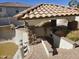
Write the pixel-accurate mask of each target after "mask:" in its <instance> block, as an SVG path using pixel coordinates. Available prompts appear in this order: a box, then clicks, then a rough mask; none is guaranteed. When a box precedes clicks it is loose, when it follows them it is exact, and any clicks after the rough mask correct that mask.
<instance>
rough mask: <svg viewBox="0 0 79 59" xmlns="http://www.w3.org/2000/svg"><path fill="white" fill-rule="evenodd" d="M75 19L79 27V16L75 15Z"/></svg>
mask: <svg viewBox="0 0 79 59" xmlns="http://www.w3.org/2000/svg"><path fill="white" fill-rule="evenodd" d="M75 21H77V22H78V28H79V16H76V17H75Z"/></svg>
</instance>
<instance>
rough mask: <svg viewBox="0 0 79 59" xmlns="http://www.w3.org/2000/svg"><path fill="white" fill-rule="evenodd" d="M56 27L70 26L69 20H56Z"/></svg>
mask: <svg viewBox="0 0 79 59" xmlns="http://www.w3.org/2000/svg"><path fill="white" fill-rule="evenodd" d="M56 25H57V26H61V25H64V26H67V25H68V20H67V19H56Z"/></svg>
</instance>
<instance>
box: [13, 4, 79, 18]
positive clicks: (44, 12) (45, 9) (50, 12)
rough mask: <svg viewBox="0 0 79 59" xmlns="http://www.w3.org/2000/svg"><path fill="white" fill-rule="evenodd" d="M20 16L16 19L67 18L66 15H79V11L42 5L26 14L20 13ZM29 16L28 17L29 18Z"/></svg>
mask: <svg viewBox="0 0 79 59" xmlns="http://www.w3.org/2000/svg"><path fill="white" fill-rule="evenodd" d="M20 15H23V16H19V14H18V16H17V15H15V16H14V17H17V18H19V17H20V18H21V19H29V18H41V17H43V18H44V17H53V16H66V15H69V16H70V15H73V16H75V15H79V9H77V8H71V7H64V6H59V5H52V4H40V5H38V6H36V7H32V8H30V9H29V10H28V11H27V10H26V12H25V13H22V12H21V13H20ZM27 16H28V17H27Z"/></svg>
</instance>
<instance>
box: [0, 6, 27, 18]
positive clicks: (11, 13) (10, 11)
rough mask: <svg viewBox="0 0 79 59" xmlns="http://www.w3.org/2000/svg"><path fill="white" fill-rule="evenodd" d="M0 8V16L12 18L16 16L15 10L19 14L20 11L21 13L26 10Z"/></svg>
mask: <svg viewBox="0 0 79 59" xmlns="http://www.w3.org/2000/svg"><path fill="white" fill-rule="evenodd" d="M0 8H2V12H0V15H1V16H5V17H6V16H14V15H16V14H17V13H16V10H18V11H19V12H21V11H23V10H25V9H27V8H24V7H23V8H20V7H19V8H18V7H0Z"/></svg>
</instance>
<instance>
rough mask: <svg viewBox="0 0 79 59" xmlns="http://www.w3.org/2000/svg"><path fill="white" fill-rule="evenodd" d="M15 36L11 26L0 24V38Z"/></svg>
mask: <svg viewBox="0 0 79 59" xmlns="http://www.w3.org/2000/svg"><path fill="white" fill-rule="evenodd" d="M13 37H15V30H14V29H12V28H11V26H9V25H6V26H0V40H11V39H12V38H13Z"/></svg>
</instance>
